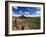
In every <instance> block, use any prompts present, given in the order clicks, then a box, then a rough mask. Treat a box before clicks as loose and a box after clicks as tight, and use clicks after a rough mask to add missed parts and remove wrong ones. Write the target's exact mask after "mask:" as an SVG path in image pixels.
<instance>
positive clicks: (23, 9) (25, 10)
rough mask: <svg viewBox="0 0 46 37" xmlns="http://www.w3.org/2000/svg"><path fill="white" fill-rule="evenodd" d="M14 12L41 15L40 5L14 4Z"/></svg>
mask: <svg viewBox="0 0 46 37" xmlns="http://www.w3.org/2000/svg"><path fill="white" fill-rule="evenodd" d="M12 12H13V13H14V14H24V15H40V8H39V7H19V6H13V7H12Z"/></svg>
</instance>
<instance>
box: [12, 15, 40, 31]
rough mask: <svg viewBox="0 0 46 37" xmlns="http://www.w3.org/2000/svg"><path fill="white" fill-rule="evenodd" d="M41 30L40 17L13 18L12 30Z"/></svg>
mask: <svg viewBox="0 0 46 37" xmlns="http://www.w3.org/2000/svg"><path fill="white" fill-rule="evenodd" d="M31 29H40V17H25V16H23V15H22V16H19V17H16V16H12V30H31Z"/></svg>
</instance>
